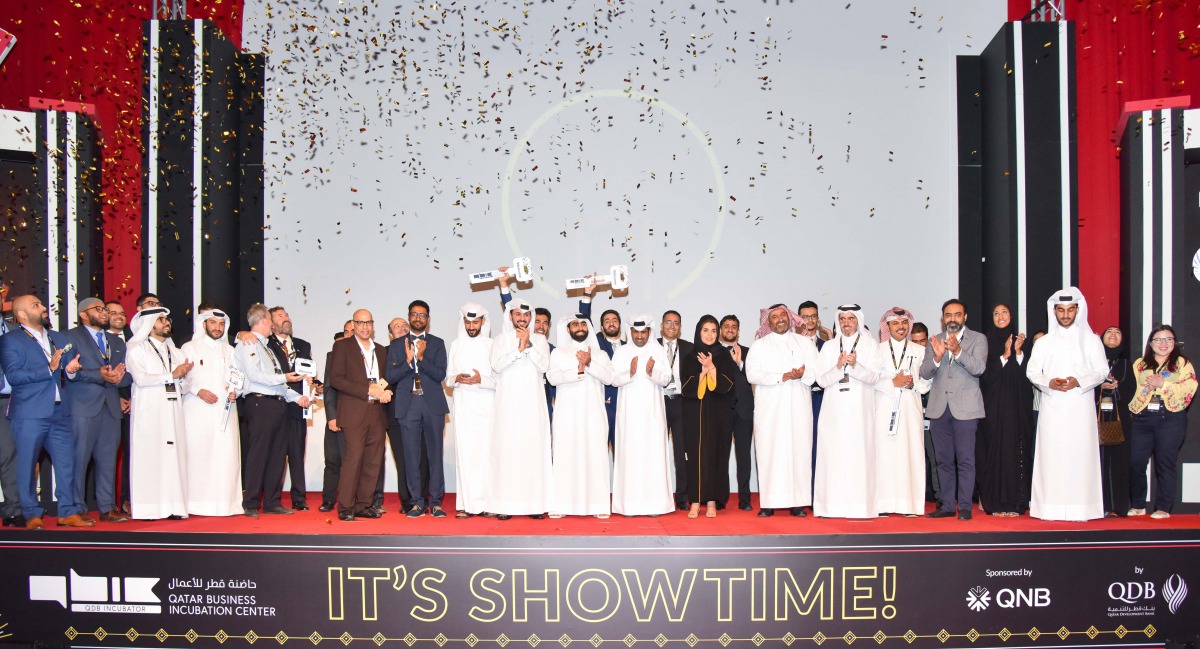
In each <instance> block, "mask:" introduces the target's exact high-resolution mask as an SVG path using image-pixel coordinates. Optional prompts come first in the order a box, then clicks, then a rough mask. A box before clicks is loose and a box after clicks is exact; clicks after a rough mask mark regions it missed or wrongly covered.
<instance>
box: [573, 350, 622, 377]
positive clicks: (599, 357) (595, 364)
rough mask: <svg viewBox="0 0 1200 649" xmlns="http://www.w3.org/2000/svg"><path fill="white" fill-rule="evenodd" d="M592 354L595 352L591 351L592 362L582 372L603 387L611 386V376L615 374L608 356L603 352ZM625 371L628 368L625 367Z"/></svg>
mask: <svg viewBox="0 0 1200 649" xmlns="http://www.w3.org/2000/svg"><path fill="white" fill-rule="evenodd" d="M594 352H595V350H593V353H592V362H590V363H588V365H587V367H585V368H584V371H585V372H587V373H588V374H591V375H592V376H594V377H595V378H596V380H597V381H600V382H601V383H603V384H605V385H612V384H613V374H614V372H615V370H614V369H613V364H612V359H610V358H609V357H608V354H605V353H604V352H600V353H599V354H596V353H594ZM625 370H626V371H628V370H629V368H628V367H626V368H625Z"/></svg>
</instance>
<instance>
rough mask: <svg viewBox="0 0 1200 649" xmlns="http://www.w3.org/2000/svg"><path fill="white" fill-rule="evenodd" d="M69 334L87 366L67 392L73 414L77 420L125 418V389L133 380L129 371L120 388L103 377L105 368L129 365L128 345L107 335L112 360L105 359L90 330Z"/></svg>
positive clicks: (106, 341)
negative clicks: (126, 357) (107, 417)
mask: <svg viewBox="0 0 1200 649" xmlns="http://www.w3.org/2000/svg"><path fill="white" fill-rule="evenodd" d="M66 335H67V340H69V341H70V342H71V344H72V345H74V346H75V347H74V349H75V350H76V351H78V352H79V363H80V364H81V365H82V366H83V367H82V368H81V369H80V370H79V372H77V373H76V375H75V385H73V386H71V390H70V391H68V392H67V397H68V398H69V399H70V400H71V414H72V415H74V416H76V417H95V416H97V415H99V414H101V413H105V414H107V415H109V416H110V417H112V418H113V419H120V418H121V417H123V416H125V415H124V413H122V412H121V388H127V387H129V386H130V385H132V384H133V377H132V376H130V375H129V373H128V372H126V373H125V376H124V377H122V378H121V382H120V383H118V384H116V385H113V384H112V383H109V382H108V381H105V380H104V379H103V378H101V377H100V368H101V367H104V366H105V365H108V366H110V367H116V366H117V365H120V364H121V363H124V362H125V343H124V342H123V341H122V340H121V339H120V338H118V337H116V336H114V335H113V334H110V333H108V332H104V345H105V347H106V348H107V349H108V359H107V360H105V358H104V356H102V355H101V354H100V346H99V345H97V344H96V339H95V338H93V337H92V332H90V331H88V329H87V327H84V326H83V325H79V326H78V327H75V328H74V329H69V330H67V334H66Z"/></svg>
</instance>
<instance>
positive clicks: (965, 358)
mask: <svg viewBox="0 0 1200 649" xmlns="http://www.w3.org/2000/svg"><path fill="white" fill-rule="evenodd" d="M937 338H938V339H939V340H942V341H944V340H946V334H945V333H944V332H943V333H940V334H938V335H937ZM959 344H960V345H961V346H962V350H961V352H960V353H959V355H958V357H957V358H956V359H955V360H953V361H950V360H949V352H947V355H946V356H943V357H942V362H941V364H939V365H938V366H937V367H934V365H933V347H932V345H931V346H930V347H929V348H927V350H926V352H925V361H924V362H923V363H921V378H923V379H926V380H929V379H932V380H933V386H932V387H931V388H930V389H929V404H928V406H927V407H926V409H925V416H926V417H928V418H929V419H937V418H938V417H941V416H942V415H943V414H945V412H946V408H947V407H948V408H950V415H951V416H952V417H954V418H955V419H983V416H984V411H983V393H982V392H980V390H979V376H980V375H981V374H983V370H984V369H985V368H986V367H987V337H986V336H984V335H983V334H981V333H977V332H974V331H971V330H970V329H967V328H966V327H963V330H962V336H961V337H960V342H959Z"/></svg>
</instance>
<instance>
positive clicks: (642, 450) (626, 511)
mask: <svg viewBox="0 0 1200 649" xmlns="http://www.w3.org/2000/svg"><path fill="white" fill-rule="evenodd" d="M652 324H653V323H651V321H650V316H648V315H639V316H635V317H634V318H633V321H632V322H630V323H629V340H630V344H626V345H621V346H619V347H617V348H616V350H615V351H613V358H612V367H613V383H612V384H613V385H614V386H616V388H617V418H616V443H615V444H614V445H613V448H614V452H613V487H612V510H613V511H614V512H616V513H618V514H622V515H624V516H658V515H660V514H668V513H670V512H673V511H675V500H674V496H673V494H672V493H671V442H670V440H669V438H668V437H667V411H666V405H665V401H664V400H663V388H665V387H666V386H667V384H668V383H670V381H671V365H670V363H669V362H668V361H667V351H666V350H665V349H663V346H662V345H660V344H659V343H658V341H657V340H654V337H653V336H651V335H650V331H651V326H652Z"/></svg>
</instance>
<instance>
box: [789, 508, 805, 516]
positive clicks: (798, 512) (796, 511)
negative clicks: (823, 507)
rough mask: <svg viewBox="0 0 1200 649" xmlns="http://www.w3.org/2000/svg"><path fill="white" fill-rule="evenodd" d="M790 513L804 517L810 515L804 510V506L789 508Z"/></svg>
mask: <svg viewBox="0 0 1200 649" xmlns="http://www.w3.org/2000/svg"><path fill="white" fill-rule="evenodd" d="M788 513H789V514H791V515H792V516H795V517H797V518H804V517H805V516H808V513H806V512H805V511H804V508H803V507H792V508H791V509H789V510H788Z"/></svg>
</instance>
